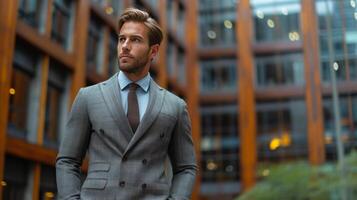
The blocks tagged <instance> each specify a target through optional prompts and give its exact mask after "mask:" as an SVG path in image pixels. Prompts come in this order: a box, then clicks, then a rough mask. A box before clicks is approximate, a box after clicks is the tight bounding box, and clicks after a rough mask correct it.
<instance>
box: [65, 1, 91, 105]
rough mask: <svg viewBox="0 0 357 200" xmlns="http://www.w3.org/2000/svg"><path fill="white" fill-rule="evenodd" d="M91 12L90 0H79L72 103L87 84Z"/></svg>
mask: <svg viewBox="0 0 357 200" xmlns="http://www.w3.org/2000/svg"><path fill="white" fill-rule="evenodd" d="M89 14H90V1H88V0H78V1H77V5H76V20H75V26H74V27H75V31H74V40H73V41H74V45H73V47H74V48H73V49H74V55H75V58H76V59H75V62H74V73H73V82H72V86H71V93H70V98H69V99H70V102H71V103H70V104H69V105H71V104H72V102H73V101H74V98H75V97H76V95H77V92H78V90H79V89H80V88H81V87H83V86H85V84H86V82H85V81H86V78H85V77H86V55H87V53H86V47H87V37H88V24H89V18H90V16H89Z"/></svg>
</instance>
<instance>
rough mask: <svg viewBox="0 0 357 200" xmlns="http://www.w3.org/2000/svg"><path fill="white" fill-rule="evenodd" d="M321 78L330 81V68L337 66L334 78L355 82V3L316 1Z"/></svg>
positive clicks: (356, 17)
mask: <svg viewBox="0 0 357 200" xmlns="http://www.w3.org/2000/svg"><path fill="white" fill-rule="evenodd" d="M316 11H317V15H318V21H319V23H318V24H319V37H320V55H321V76H322V80H323V81H324V82H330V81H331V73H330V67H332V66H333V64H334V63H335V62H336V63H337V64H338V70H337V72H336V78H337V80H339V81H342V80H357V12H356V11H357V10H356V2H355V1H338V0H317V1H316Z"/></svg>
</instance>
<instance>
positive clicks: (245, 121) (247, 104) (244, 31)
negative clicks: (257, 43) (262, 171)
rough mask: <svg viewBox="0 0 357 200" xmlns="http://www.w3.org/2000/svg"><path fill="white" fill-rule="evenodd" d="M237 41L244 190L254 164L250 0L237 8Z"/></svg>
mask: <svg viewBox="0 0 357 200" xmlns="http://www.w3.org/2000/svg"><path fill="white" fill-rule="evenodd" d="M236 34H237V38H238V44H237V49H239V51H238V52H237V58H238V61H237V65H238V70H237V71H238V76H237V77H238V89H239V92H238V94H239V95H238V98H237V99H238V108H239V109H238V113H239V118H238V120H239V138H240V170H241V171H240V174H241V181H242V186H243V190H247V189H249V188H250V187H252V186H253V185H254V184H255V173H256V165H257V150H256V148H257V145H256V117H255V112H256V111H255V94H254V78H253V77H254V64H253V50H252V35H253V34H252V15H251V9H250V3H249V0H241V1H239V3H238V6H237V28H236Z"/></svg>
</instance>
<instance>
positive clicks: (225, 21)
mask: <svg viewBox="0 0 357 200" xmlns="http://www.w3.org/2000/svg"><path fill="white" fill-rule="evenodd" d="M224 26H225V27H226V28H227V29H231V28H232V27H233V24H232V22H231V21H229V20H224Z"/></svg>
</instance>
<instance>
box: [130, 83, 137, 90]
mask: <svg viewBox="0 0 357 200" xmlns="http://www.w3.org/2000/svg"><path fill="white" fill-rule="evenodd" d="M138 87H139V85H138V84H136V83H130V84H129V90H130V91H136V89H137V88H138Z"/></svg>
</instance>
